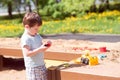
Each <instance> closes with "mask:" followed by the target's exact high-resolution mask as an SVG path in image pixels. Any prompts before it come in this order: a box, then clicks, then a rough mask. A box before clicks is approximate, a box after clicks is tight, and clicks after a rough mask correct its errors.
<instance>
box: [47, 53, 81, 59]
mask: <svg viewBox="0 0 120 80" xmlns="http://www.w3.org/2000/svg"><path fill="white" fill-rule="evenodd" d="M80 56H81V54H74V53H64V52H50V51H46V52H45V59H51V60H62V61H70V60H72V59H75V58H78V57H80Z"/></svg>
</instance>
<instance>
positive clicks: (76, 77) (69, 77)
mask: <svg viewBox="0 0 120 80" xmlns="http://www.w3.org/2000/svg"><path fill="white" fill-rule="evenodd" d="M59 76H60V77H61V80H120V78H119V77H108V76H98V75H91V74H83V73H75V72H68V71H60V75H59Z"/></svg>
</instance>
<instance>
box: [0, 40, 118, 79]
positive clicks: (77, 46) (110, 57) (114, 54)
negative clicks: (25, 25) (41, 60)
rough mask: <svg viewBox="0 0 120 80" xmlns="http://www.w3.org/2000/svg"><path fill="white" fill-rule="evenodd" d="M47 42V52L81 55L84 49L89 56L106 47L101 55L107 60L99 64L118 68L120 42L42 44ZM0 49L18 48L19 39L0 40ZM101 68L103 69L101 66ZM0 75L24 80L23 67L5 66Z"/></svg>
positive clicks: (56, 41) (53, 41) (63, 41)
mask: <svg viewBox="0 0 120 80" xmlns="http://www.w3.org/2000/svg"><path fill="white" fill-rule="evenodd" d="M48 40H51V41H52V43H53V44H52V46H51V47H50V48H49V49H48V51H59V52H68V53H74V54H81V53H84V50H85V49H89V50H90V51H91V52H90V54H100V53H101V52H100V51H99V48H100V47H106V48H107V52H104V53H103V54H106V55H107V58H105V59H104V60H102V61H101V62H102V63H104V64H109V65H114V64H117V65H118V66H120V41H118V42H96V41H89V40H75V39H69V40H66V39H44V40H43V42H46V41H48ZM0 47H10V48H20V39H19V38H0ZM46 63H47V67H49V66H51V65H59V64H62V63H64V62H61V61H60V62H59V61H58V62H56V63H55V62H53V61H47V60H46ZM48 64H51V65H48ZM101 66H102V67H103V65H101ZM107 67H108V66H107ZM82 68H83V69H82ZM82 68H81V69H82V70H84V69H85V68H86V67H84V66H83V67H82ZM90 68H91V67H90ZM92 68H94V67H92ZM95 68H99V67H97V66H96V67H95ZM111 68H112V66H111ZM105 69H106V68H105ZM66 70H67V69H66ZM73 70H74V68H73ZM115 70H119V67H116V68H115ZM107 73H109V72H106V74H107ZM98 74H99V73H98ZM0 75H1V77H0V80H25V70H24V67H23V65H22V68H21V69H15V68H13V67H11V66H7V67H5V68H4V70H3V71H0ZM103 75H104V74H103ZM110 75H111V76H112V75H115V76H117V77H120V75H118V74H116V73H115V74H110Z"/></svg>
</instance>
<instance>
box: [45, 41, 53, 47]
mask: <svg viewBox="0 0 120 80" xmlns="http://www.w3.org/2000/svg"><path fill="white" fill-rule="evenodd" d="M51 45H52V42H51V41H47V43H46V44H45V45H44V46H46V47H50V46H51Z"/></svg>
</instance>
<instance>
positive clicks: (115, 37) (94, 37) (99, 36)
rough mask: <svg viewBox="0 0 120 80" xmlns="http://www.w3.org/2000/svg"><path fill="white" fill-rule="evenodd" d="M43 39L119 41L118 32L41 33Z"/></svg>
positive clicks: (119, 35)
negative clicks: (114, 33)
mask: <svg viewBox="0 0 120 80" xmlns="http://www.w3.org/2000/svg"><path fill="white" fill-rule="evenodd" d="M43 38H45V39H76V40H89V41H96V42H120V34H118V35H110V34H108V35H102V34H97V35H95V34H56V35H43Z"/></svg>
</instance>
